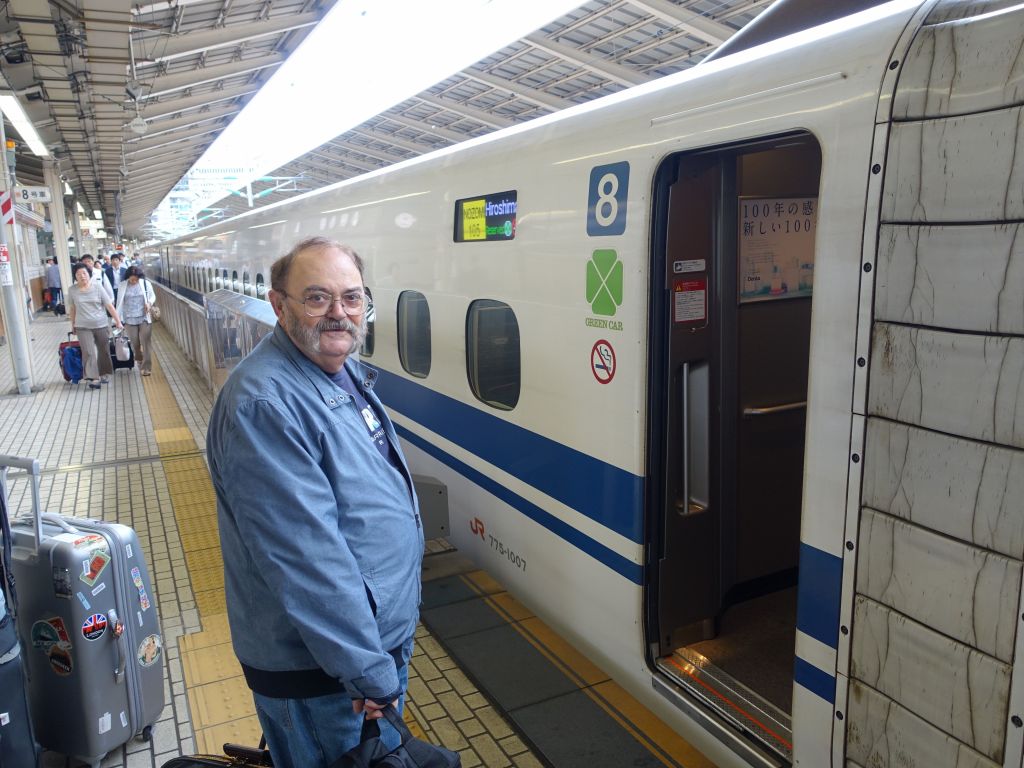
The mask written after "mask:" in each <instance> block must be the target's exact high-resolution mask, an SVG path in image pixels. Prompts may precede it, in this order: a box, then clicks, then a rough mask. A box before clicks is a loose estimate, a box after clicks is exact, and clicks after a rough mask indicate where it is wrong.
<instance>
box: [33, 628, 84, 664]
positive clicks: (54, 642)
mask: <svg viewBox="0 0 1024 768" xmlns="http://www.w3.org/2000/svg"><path fill="white" fill-rule="evenodd" d="M32 647H33V648H38V649H39V650H41V651H42V652H43V653H45V654H46V655H47V657H48V658H49V660H50V669H52V670H53V671H54V672H56V673H57V674H58V675H60V676H61V677H67V676H68V675H70V674H71V672H72V671H73V670H74V663H73V662H72V661H71V638H70V637H69V636H68V630H67V628H66V627H65V626H64V619H62V618H60V617H59V616H54V617H53V618H51V619H40V620H39V621H37V622H35V623H34V624H33V625H32Z"/></svg>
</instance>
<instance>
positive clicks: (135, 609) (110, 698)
mask: <svg viewBox="0 0 1024 768" xmlns="http://www.w3.org/2000/svg"><path fill="white" fill-rule="evenodd" d="M12 466H13V467H21V468H25V469H26V471H27V472H28V474H29V479H30V481H31V483H32V510H33V514H32V515H31V516H28V517H19V518H16V519H15V520H13V521H12V524H11V534H12V536H11V538H12V542H13V544H14V551H13V558H12V559H13V563H14V575H15V577H16V578H17V580H18V598H19V610H18V622H17V624H18V634H19V636H20V638H21V644H22V647H23V648H24V649H25V653H24V658H25V666H26V668H27V669H28V674H29V702H30V706H31V711H32V723H33V725H34V727H35V732H36V738H37V739H38V740H39V743H40V744H41V745H42V746H43V747H45V748H47V749H51V750H53V751H55V752H60V753H62V754H65V755H70V756H73V757H76V758H78V759H80V760H83V761H85V762H86V763H88V764H89V765H91V766H99V764H100V761H101V760H102V759H103V757H104V755H106V754H107V753H108V752H109V751H110V750H112V749H115V748H117V747H119V746H121V745H122V744H124V743H126V742H127V741H128V740H129V739H131V738H133V737H136V736H142V737H143V738H148V737H149V736H150V734H151V732H152V726H153V723H155V722H156V720H157V718H158V717H159V716H160V713H161V712H162V711H163V708H164V681H163V662H164V659H163V638H162V636H161V633H160V626H159V622H158V619H157V614H156V605H155V604H154V598H153V597H152V594H153V593H152V584H151V582H150V579H149V574H148V571H147V568H146V563H145V556H144V554H143V551H142V547H141V546H140V545H139V539H138V536H137V535H136V534H135V531H134V530H132V529H131V528H128V527H127V526H124V525H117V524H115V523H103V522H99V521H96V520H85V519H79V518H71V517H63V516H61V515H55V514H43V513H42V512H41V510H40V507H39V465H38V462H35V461H34V460H27V459H18V458H16V457H12V456H0V480H6V474H7V468H8V467H12Z"/></svg>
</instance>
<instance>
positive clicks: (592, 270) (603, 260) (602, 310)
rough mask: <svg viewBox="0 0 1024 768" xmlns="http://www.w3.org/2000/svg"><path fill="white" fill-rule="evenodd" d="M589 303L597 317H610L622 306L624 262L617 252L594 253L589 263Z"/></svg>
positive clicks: (599, 251)
mask: <svg viewBox="0 0 1024 768" xmlns="http://www.w3.org/2000/svg"><path fill="white" fill-rule="evenodd" d="M587 301H589V302H590V309H591V311H592V312H593V313H594V314H595V315H608V316H609V317H610V316H612V315H614V314H615V309H616V307H620V306H622V262H621V261H619V255H618V254H617V253H616V252H615V251H613V250H610V249H609V250H598V251H594V255H593V256H591V258H590V261H588V262H587Z"/></svg>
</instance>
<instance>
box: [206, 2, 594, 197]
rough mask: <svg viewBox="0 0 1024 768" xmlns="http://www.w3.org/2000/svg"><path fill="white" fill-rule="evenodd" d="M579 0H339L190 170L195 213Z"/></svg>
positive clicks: (559, 14)
mask: <svg viewBox="0 0 1024 768" xmlns="http://www.w3.org/2000/svg"><path fill="white" fill-rule="evenodd" d="M580 4H581V3H580V0H447V1H446V2H445V3H443V4H439V3H425V2H423V0H339V2H337V3H336V4H335V5H334V7H333V8H332V9H331V10H330V11H329V12H328V14H327V16H325V17H324V19H323V20H322V21H321V22H320V23H319V24H318V25H317V26H316V27H315V28H314V29H313V30H312V31H311V32H310V33H309V35H308V36H307V37H306V39H305V40H304V41H303V42H302V45H300V46H299V48H298V49H296V51H295V52H294V53H292V54H291V55H290V56H289V57H288V59H287V60H286V61H285V62H284V64H282V65H281V67H280V68H279V69H278V70H277V72H275V73H274V75H273V77H271V79H270V80H269V81H268V82H267V84H266V85H265V86H263V88H261V89H260V91H259V92H258V93H257V94H256V95H255V96H253V98H252V100H251V101H250V102H249V103H248V104H247V105H246V106H245V108H244V109H243V110H242V112H241V113H239V115H238V116H237V117H236V118H235V119H234V120H233V121H232V122H231V124H230V125H228V126H227V128H225V129H224V131H223V132H222V133H221V135H220V136H219V137H218V138H217V140H216V141H215V142H214V143H213V144H212V145H211V146H210V148H209V149H207V150H206V152H205V153H204V154H203V156H202V157H201V158H199V160H198V161H197V162H196V164H195V165H194V166H193V167H192V169H191V171H190V174H197V175H201V176H202V177H203V188H202V189H201V190H198V191H199V198H198V199H197V200H196V201H195V203H194V205H193V211H194V212H195V211H199V210H201V209H202V208H206V207H208V206H209V205H210V204H211V203H213V202H216V201H217V200H220V199H222V198H223V197H225V196H227V195H228V194H230V193H231V192H232V191H234V190H237V189H241V188H242V187H244V186H245V185H246V184H248V183H249V182H251V181H252V180H253V179H256V178H259V177H260V176H263V175H266V174H267V173H268V172H269V171H272V170H274V169H276V168H280V167H281V166H282V165H284V164H285V163H288V162H290V161H291V160H294V159H295V158H296V157H301V156H302V155H304V154H306V153H307V152H309V151H310V150H312V149H315V148H316V147H319V146H320V145H322V144H324V143H326V142H328V141H330V140H331V139H333V138H335V137H337V136H338V135H340V134H342V133H345V132H346V131H348V130H350V129H351V128H353V127H355V126H357V125H359V124H360V123H363V122H365V121H366V120H368V119H370V118H371V117H373V116H374V115H378V114H380V113H381V112H384V111H385V110H387V109H389V108H391V107H393V106H394V105H395V104H399V103H401V102H403V101H405V100H406V99H408V98H409V97H411V96H414V95H415V94H417V93H420V92H422V91H424V90H426V89H427V88H429V87H430V86H432V85H434V84H435V83H438V82H440V81H442V80H444V79H445V78H447V77H450V76H451V75H453V74H455V73H456V72H459V71H461V70H463V69H465V68H466V67H469V66H471V65H472V64H475V63H476V62H478V61H480V60H481V59H483V58H486V57H487V56H489V55H490V54H492V53H494V52H495V51H498V50H500V49H502V48H504V47H505V46H507V45H509V44H511V43H513V42H515V41H516V40H519V39H520V38H522V37H524V36H526V35H528V34H531V33H532V32H535V31H536V30H537V29H539V28H541V27H543V26H544V25H545V24H547V23H548V22H550V21H551V20H552V19H557V18H559V17H560V16H563V15H565V14H566V13H568V12H569V11H571V10H573V9H574V8H577V7H579V6H580ZM424 30H430V34H425V33H424ZM219 170H220V171H222V172H221V173H220V176H221V177H224V180H223V181H222V182H219V183H211V182H212V181H213V179H212V178H210V177H212V176H214V175H215V174H216V172H217V171H219ZM225 171H226V172H227V173H225ZM229 174H230V175H229Z"/></svg>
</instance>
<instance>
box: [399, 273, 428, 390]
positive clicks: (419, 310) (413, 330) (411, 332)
mask: <svg viewBox="0 0 1024 768" xmlns="http://www.w3.org/2000/svg"><path fill="white" fill-rule="evenodd" d="M398 358H399V360H401V362H402V367H403V368H405V370H406V371H408V372H409V373H411V374H412V375H413V376H418V377H419V378H421V379H423V378H426V376H427V374H428V373H430V306H429V305H428V304H427V297H426V296H424V295H423V294H422V293H420V292H419V291H402V292H401V293H400V294H399V295H398Z"/></svg>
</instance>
